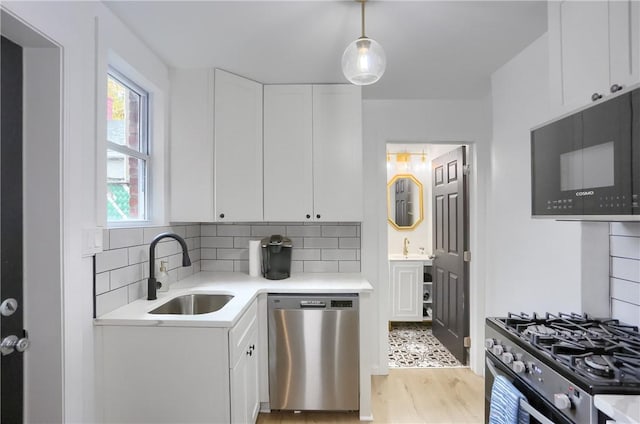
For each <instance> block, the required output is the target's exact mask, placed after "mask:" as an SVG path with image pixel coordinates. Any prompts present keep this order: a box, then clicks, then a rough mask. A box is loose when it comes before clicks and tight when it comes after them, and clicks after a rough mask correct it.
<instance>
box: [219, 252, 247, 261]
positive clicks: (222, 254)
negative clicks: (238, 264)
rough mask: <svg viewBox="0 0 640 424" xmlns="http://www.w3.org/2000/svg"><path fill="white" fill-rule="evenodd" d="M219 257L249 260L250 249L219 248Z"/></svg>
mask: <svg viewBox="0 0 640 424" xmlns="http://www.w3.org/2000/svg"><path fill="white" fill-rule="evenodd" d="M218 259H231V260H241V259H244V260H249V249H218Z"/></svg>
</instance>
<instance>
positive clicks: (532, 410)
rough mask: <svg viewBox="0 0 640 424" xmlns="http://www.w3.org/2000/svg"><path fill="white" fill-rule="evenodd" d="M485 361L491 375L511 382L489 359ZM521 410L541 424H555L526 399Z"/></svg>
mask: <svg viewBox="0 0 640 424" xmlns="http://www.w3.org/2000/svg"><path fill="white" fill-rule="evenodd" d="M485 361H486V362H487V368H488V369H489V371H490V372H491V374H493V377H494V378H495V377H497V376H499V375H501V376H502V377H504V378H506V379H507V380H510V378H509V377H507V376H505V375H503V374H502V373H500V372H498V370H497V369H496V368H495V367H494V366H493V364H492V363H491V361H490V360H489V358H486V359H485ZM520 408H522V409H524V410H525V411H527V412H528V413H529V414H530V415H531V416H532V417H533V418H535V419H536V420H538V421H540V423H541V424H555V423H554V422H553V421H551V420H550V419H549V418H547V417H545V416H544V415H542V413H541V412H540V411H538V410H537V409H535V408H534V407H533V406H531V404H529V402H527V401H526V400H524V399H520Z"/></svg>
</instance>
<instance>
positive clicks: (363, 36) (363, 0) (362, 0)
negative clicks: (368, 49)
mask: <svg viewBox="0 0 640 424" xmlns="http://www.w3.org/2000/svg"><path fill="white" fill-rule="evenodd" d="M360 1H361V2H362V38H367V37H366V36H365V35H364V4H365V2H366V1H367V0H360Z"/></svg>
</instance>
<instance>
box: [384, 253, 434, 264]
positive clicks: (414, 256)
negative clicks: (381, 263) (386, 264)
mask: <svg viewBox="0 0 640 424" xmlns="http://www.w3.org/2000/svg"><path fill="white" fill-rule="evenodd" d="M389 260H390V261H421V262H425V264H426V265H431V263H432V262H433V259H431V258H429V255H420V254H419V253H409V254H408V255H406V256H405V255H403V254H401V253H390V254H389Z"/></svg>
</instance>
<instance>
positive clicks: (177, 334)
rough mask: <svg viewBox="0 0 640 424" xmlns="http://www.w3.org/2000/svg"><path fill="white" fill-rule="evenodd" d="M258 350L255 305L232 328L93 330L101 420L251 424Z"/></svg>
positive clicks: (255, 400) (254, 413)
mask: <svg viewBox="0 0 640 424" xmlns="http://www.w3.org/2000/svg"><path fill="white" fill-rule="evenodd" d="M251 347H253V349H251ZM260 349H261V347H260V346H259V345H258V330H257V302H256V301H253V303H252V304H251V306H249V308H248V309H247V311H246V312H245V313H244V314H243V316H242V317H241V318H240V319H239V320H238V322H237V323H236V325H235V326H234V327H233V328H231V329H229V328H204V327H198V328H192V327H160V326H154V325H149V326H127V325H123V326H100V327H97V352H98V353H97V358H98V361H97V371H96V373H97V376H96V377H97V381H98V386H99V387H98V393H99V402H98V403H99V406H98V421H100V422H136V423H177V422H180V423H203V422H210V423H229V422H233V423H253V422H255V420H256V418H257V414H258V408H259V401H258V360H257V352H258V351H259V350H260ZM249 351H251V352H252V353H251V354H250V355H247V354H246V352H249Z"/></svg>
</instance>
